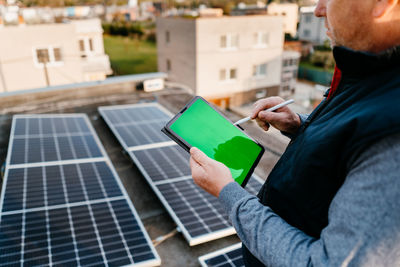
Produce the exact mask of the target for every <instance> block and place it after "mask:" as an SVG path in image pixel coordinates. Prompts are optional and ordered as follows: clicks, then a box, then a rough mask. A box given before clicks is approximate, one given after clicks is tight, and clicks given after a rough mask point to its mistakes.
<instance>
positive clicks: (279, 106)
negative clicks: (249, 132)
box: [233, 99, 294, 125]
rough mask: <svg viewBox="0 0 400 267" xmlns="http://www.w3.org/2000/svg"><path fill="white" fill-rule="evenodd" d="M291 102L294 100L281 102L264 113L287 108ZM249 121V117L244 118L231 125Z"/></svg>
mask: <svg viewBox="0 0 400 267" xmlns="http://www.w3.org/2000/svg"><path fill="white" fill-rule="evenodd" d="M293 102H294V100H293V99H290V100H288V101H285V102H283V103H280V104H278V105H276V106H273V107H272V108H269V109H266V110H265V111H275V110H277V109H278V108H281V107H284V106H287V105H289V104H292V103H293ZM249 120H251V117H246V118H244V119H241V120H238V121H237V122H235V123H234V124H233V125H238V124H242V123H244V122H246V121H249Z"/></svg>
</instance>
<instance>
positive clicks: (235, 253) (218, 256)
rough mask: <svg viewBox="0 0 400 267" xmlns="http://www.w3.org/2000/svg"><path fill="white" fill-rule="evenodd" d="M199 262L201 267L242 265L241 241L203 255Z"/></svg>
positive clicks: (234, 266)
mask: <svg viewBox="0 0 400 267" xmlns="http://www.w3.org/2000/svg"><path fill="white" fill-rule="evenodd" d="M199 262H200V264H201V266H202V267H242V266H244V262H243V256H242V243H238V244H235V245H233V246H229V247H227V248H224V249H220V250H217V251H215V252H212V253H209V254H206V255H203V256H201V257H199Z"/></svg>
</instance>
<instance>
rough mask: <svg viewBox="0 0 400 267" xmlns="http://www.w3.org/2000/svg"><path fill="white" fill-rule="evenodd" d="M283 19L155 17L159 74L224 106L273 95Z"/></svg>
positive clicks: (278, 78)
mask: <svg viewBox="0 0 400 267" xmlns="http://www.w3.org/2000/svg"><path fill="white" fill-rule="evenodd" d="M283 38H284V34H283V19H282V17H277V16H266V15H262V16H232V17H214V18H210V17H207V18H201V17H200V18H197V19H186V18H158V19H157V50H158V70H159V71H161V72H166V73H168V77H169V80H171V81H173V82H178V83H181V84H183V85H185V86H187V87H189V88H191V89H192V90H193V93H195V94H197V95H201V96H203V97H205V98H207V99H208V100H210V101H212V102H214V103H216V104H218V105H220V106H223V107H226V106H239V105H242V104H244V103H247V102H251V101H254V100H256V99H258V98H261V97H265V96H270V95H278V94H279V87H280V81H281V69H282V53H283Z"/></svg>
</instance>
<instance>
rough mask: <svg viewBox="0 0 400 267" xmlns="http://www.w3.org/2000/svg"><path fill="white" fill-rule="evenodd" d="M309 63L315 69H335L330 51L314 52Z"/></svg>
mask: <svg viewBox="0 0 400 267" xmlns="http://www.w3.org/2000/svg"><path fill="white" fill-rule="evenodd" d="M310 62H311V63H312V64H313V65H314V66H317V67H321V68H324V69H331V68H334V67H335V59H334V58H333V54H332V52H331V51H315V52H314V54H312V55H311V58H310Z"/></svg>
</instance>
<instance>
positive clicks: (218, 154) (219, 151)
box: [162, 96, 264, 187]
mask: <svg viewBox="0 0 400 267" xmlns="http://www.w3.org/2000/svg"><path fill="white" fill-rule="evenodd" d="M162 132H164V133H165V134H166V135H168V136H169V137H170V138H171V139H172V140H174V141H175V142H176V143H178V144H179V145H180V146H181V147H183V148H184V149H185V150H186V151H188V152H189V150H190V148H191V147H197V148H199V149H200V150H201V151H203V152H204V153H205V154H206V155H207V156H209V157H210V158H212V159H215V160H217V161H219V162H222V163H223V164H225V165H226V166H227V167H228V168H229V169H230V171H231V173H232V177H233V178H234V179H235V181H236V182H237V183H239V184H240V185H241V186H243V187H244V186H245V185H246V183H247V181H248V179H249V178H250V176H251V175H252V173H253V171H254V169H255V167H256V166H257V164H258V162H259V161H260V159H261V156H262V155H263V153H264V147H263V146H262V145H260V144H259V143H258V142H257V141H255V140H253V139H252V138H250V137H249V136H247V135H246V134H245V133H244V131H243V130H242V129H241V128H239V127H238V126H235V125H233V123H232V122H231V121H230V120H228V119H227V118H226V117H225V116H224V115H223V114H222V113H220V112H219V111H218V110H217V109H215V108H214V107H213V106H212V105H210V104H209V103H208V102H207V101H206V100H205V99H203V98H202V97H199V96H196V97H195V98H193V99H192V100H191V101H190V102H189V103H188V104H187V105H186V106H185V107H184V108H183V109H182V110H181V111H180V112H179V113H178V114H177V115H175V117H173V118H172V119H171V120H170V121H169V122H168V123H167V124H166V125H165V127H164V128H163V129H162Z"/></svg>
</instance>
